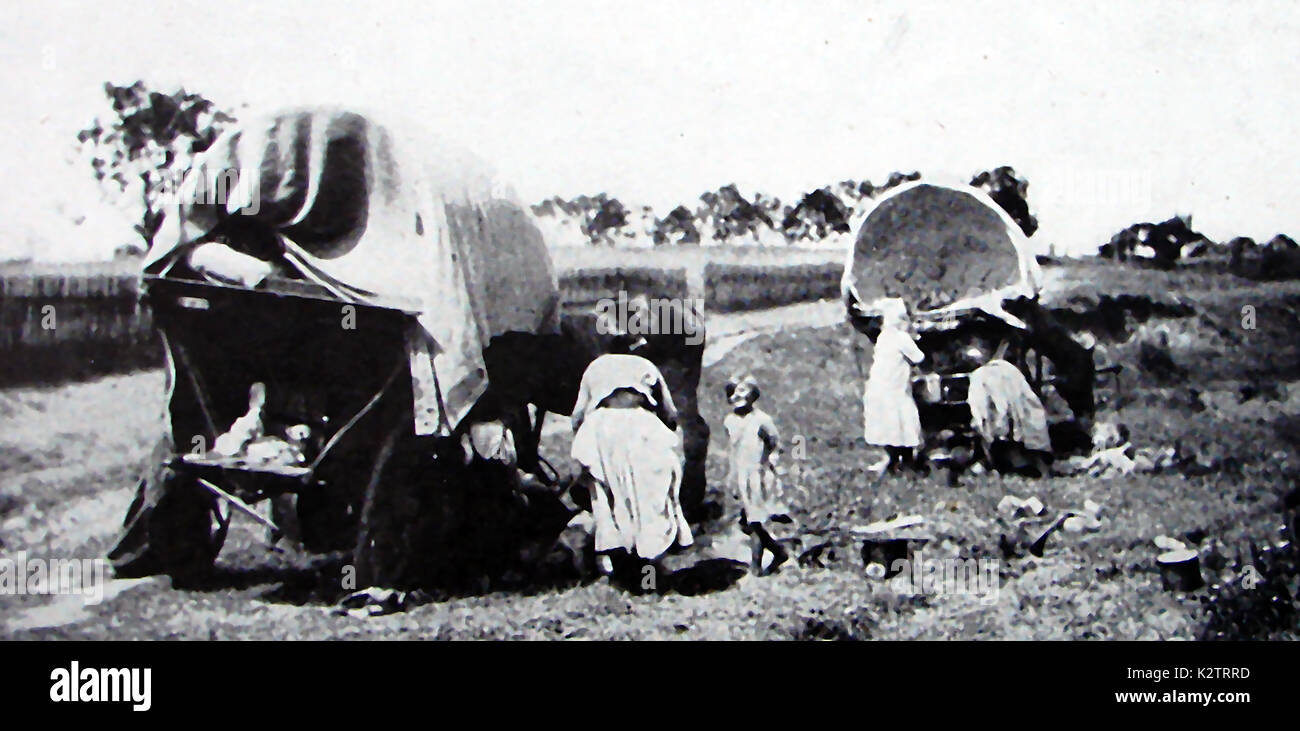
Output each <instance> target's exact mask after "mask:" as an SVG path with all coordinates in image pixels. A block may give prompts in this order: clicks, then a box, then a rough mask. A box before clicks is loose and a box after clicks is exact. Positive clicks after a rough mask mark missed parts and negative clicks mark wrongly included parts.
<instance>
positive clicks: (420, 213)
mask: <svg viewBox="0 0 1300 731" xmlns="http://www.w3.org/2000/svg"><path fill="white" fill-rule="evenodd" d="M141 277H142V279H141V292H142V298H143V299H144V301H145V302H146V303H147V305H148V306H149V307H150V308H151V309H152V311H153V313H154V320H155V322H156V324H157V327H158V329H159V331H160V333H161V336H162V340H163V342H164V347H165V349H166V355H167V359H166V363H167V404H166V409H165V426H164V429H163V434H162V437H161V439H160V440H159V442H158V445H157V448H156V449H155V450H154V453H153V454H152V455H151V457H150V459H149V462H148V464H147V465H146V468H145V474H144V476H143V478H142V479H141V481H140V483H139V485H138V488H137V493H136V496H135V499H134V501H133V503H132V505H131V506H130V508H129V510H128V514H127V517H126V521H125V526H124V530H123V533H122V535H121V537H120V538H119V541H118V543H117V545H116V546H115V547H114V548H113V549H112V551H111V552H110V558H111V560H112V561H113V564H114V566H115V569H116V571H117V572H118V574H119V575H142V574H151V573H169V574H172V575H174V576H193V575H196V574H199V573H202V572H203V571H205V570H206V569H207V568H208V567H210V566H211V564H212V562H213V561H214V559H215V558H216V555H217V553H218V552H219V551H220V549H221V546H222V544H223V542H224V539H225V535H226V530H227V528H228V525H229V521H230V515H231V514H232V511H243V512H246V513H248V514H249V515H250V516H251V517H253V518H254V519H257V520H260V521H263V522H265V523H267V524H268V526H269V527H273V528H274V529H276V530H283V531H287V530H289V528H290V526H293V528H294V532H295V533H296V534H297V535H299V536H300V537H301V540H302V542H303V544H304V545H306V546H307V547H308V548H310V549H313V550H317V551H341V552H350V554H351V555H350V557H349V560H350V562H351V564H352V565H353V566H354V567H355V570H356V580H357V585H358V586H369V585H383V586H412V585H428V584H447V583H455V582H457V581H459V580H462V579H469V578H471V577H476V576H480V575H482V574H483V573H484V572H489V573H490V572H491V571H493V570H499V569H501V568H502V567H503V566H504V565H505V564H508V563H509V562H511V561H514V560H516V559H517V558H518V556H520V555H521V551H525V552H526V550H525V549H526V547H527V546H528V545H538V546H545V545H547V542H548V541H549V540H551V539H553V538H554V536H555V535H556V534H557V533H558V532H559V531H560V529H562V527H563V526H564V524H565V523H566V522H567V520H568V518H569V517H570V514H569V511H568V510H567V509H566V508H565V507H564V506H563V504H562V503H561V501H560V500H559V495H558V493H559V489H560V486H558V485H556V484H555V483H556V478H557V474H556V472H555V470H554V469H545V467H546V466H547V465H546V463H545V460H543V459H541V458H540V457H539V454H538V439H539V434H540V429H541V422H542V418H541V417H542V415H543V414H544V413H546V412H548V411H552V412H557V413H568V411H569V410H570V409H571V408H572V406H573V400H574V395H575V394H576V389H577V382H578V380H579V378H580V376H581V372H582V369H583V368H584V367H585V366H586V364H587V363H588V362H589V361H590V360H591V358H593V357H594V356H595V355H596V351H597V349H598V347H599V343H598V342H596V341H594V340H593V338H592V335H589V334H587V333H586V332H583V329H584V328H585V327H586V326H587V325H588V323H586V322H585V321H583V320H582V319H581V318H578V319H577V320H574V319H573V318H569V319H568V321H567V322H566V321H565V319H566V318H565V317H564V313H563V311H562V307H561V304H562V303H561V301H560V300H561V297H560V292H559V288H558V286H557V282H556V277H555V273H554V271H553V268H552V264H551V261H550V257H549V254H548V251H547V247H546V242H545V241H544V240H543V236H542V234H541V232H540V231H539V229H538V228H537V226H536V225H535V223H534V222H533V220H532V219H531V217H530V214H529V213H528V212H527V210H526V208H525V207H524V206H522V205H521V204H520V203H519V202H518V201H517V200H516V199H515V198H514V196H513V194H512V193H511V192H510V191H509V190H508V189H507V188H504V187H502V186H501V185H500V183H499V182H498V181H497V180H496V179H495V177H494V175H493V174H492V172H491V171H490V170H489V169H488V168H487V167H486V166H485V165H484V164H483V163H481V162H480V161H478V160H477V159H475V158H474V157H473V156H471V155H469V154H467V153H465V152H463V151H461V150H458V149H456V148H454V147H452V146H449V145H446V144H444V143H441V142H440V141H439V140H437V139H436V138H435V137H434V136H432V135H428V134H426V133H424V132H423V131H422V130H420V129H418V128H417V127H412V126H410V125H400V124H397V125H395V124H393V123H392V122H391V121H390V120H384V123H382V124H381V123H380V122H377V121H376V120H375V119H374V118H373V117H370V116H367V115H363V114H361V113H357V112H355V111H350V110H342V109H302V110H290V111H286V112H281V113H278V114H273V115H270V116H267V117H263V118H260V119H256V120H253V121H251V122H249V123H246V124H243V125H241V126H240V127H238V128H236V129H233V130H230V131H228V132H226V133H225V134H223V136H222V137H220V138H219V139H218V140H217V142H216V143H215V144H214V145H213V147H212V148H211V149H210V150H208V151H207V152H206V153H204V154H203V155H202V156H201V157H200V158H199V159H198V160H197V161H196V165H195V168H194V170H193V171H192V172H191V174H190V175H189V176H188V177H187V178H186V181H185V186H184V187H182V188H181V189H180V190H179V191H178V195H177V200H176V202H175V205H173V206H172V207H171V208H170V210H168V211H167V214H166V218H165V221H164V224H163V227H162V229H161V230H160V231H159V233H158V235H157V236H156V238H155V244H154V247H153V249H152V250H151V251H150V253H149V255H148V257H147V258H146V260H145V262H144V267H143V271H142V275H141ZM681 357H682V354H681V353H672V354H670V355H669V356H668V359H669V360H671V359H673V358H676V359H678V360H680V359H681ZM686 360H687V361H689V360H690V357H689V354H688V355H687V356H686ZM685 369H686V371H688V372H689V371H690V370H691V369H690V366H689V364H688V365H687V366H686V367H685ZM694 372H695V378H696V379H697V378H698V363H697V364H696V366H695V370H694ZM682 385H683V387H686V386H689V389H690V391H691V394H690V395H691V396H693V392H694V379H691V378H689V377H688V378H685V379H684V380H683V381H682ZM691 401H693V398H692V399H691ZM705 438H706V440H707V435H706V437H705ZM261 500H270V501H272V503H273V504H274V505H275V507H276V509H275V510H273V511H270V512H271V515H269V516H268V515H266V511H263V510H260V509H259V508H258V507H256V506H255V503H257V502H258V501H261Z"/></svg>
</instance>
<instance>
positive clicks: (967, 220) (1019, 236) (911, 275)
mask: <svg viewBox="0 0 1300 731" xmlns="http://www.w3.org/2000/svg"><path fill="white" fill-rule="evenodd" d="M1041 279H1042V277H1041V273H1040V270H1039V268H1038V263H1037V260H1036V259H1035V258H1034V255H1033V252H1032V251H1031V250H1030V245H1029V242H1028V240H1027V239H1026V238H1025V236H1024V234H1023V233H1022V232H1021V230H1020V227H1019V226H1017V225H1016V223H1015V221H1013V220H1012V219H1011V217H1010V216H1008V215H1007V213H1006V212H1005V211H1003V210H1002V208H1000V207H999V206H998V205H997V204H996V203H994V202H993V201H992V200H991V199H990V198H989V197H988V196H987V195H986V194H985V193H984V192H983V191H981V190H979V189H977V188H973V187H969V186H963V185H943V184H938V183H933V182H924V181H922V182H916V183H911V184H908V185H905V186H903V187H901V188H898V189H897V190H895V191H894V192H892V193H891V194H889V195H887V196H885V197H883V198H881V199H880V200H879V201H877V202H876V204H875V206H874V207H873V208H872V209H871V211H870V212H869V213H868V214H867V216H866V218H865V219H864V220H863V223H862V227H861V229H859V231H858V235H857V239H856V241H855V243H854V246H853V249H852V250H851V251H850V252H849V261H848V263H847V265H846V266H845V269H844V281H843V289H844V295H845V297H846V298H848V299H850V301H856V302H858V303H861V304H862V306H863V307H864V308H865V309H867V310H870V309H871V303H872V302H874V301H876V300H878V299H880V298H882V297H901V298H902V299H904V300H906V301H907V303H908V305H909V306H910V307H911V308H912V310H913V311H916V312H926V311H933V310H940V309H945V308H959V307H963V306H981V305H987V306H990V307H993V306H994V305H993V303H994V302H995V301H997V302H1000V298H1002V297H1007V296H1015V295H1018V294H1024V295H1026V296H1032V295H1033V294H1034V293H1035V292H1036V291H1037V290H1038V288H1039V286H1040V282H1041ZM997 309H1000V306H997Z"/></svg>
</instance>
